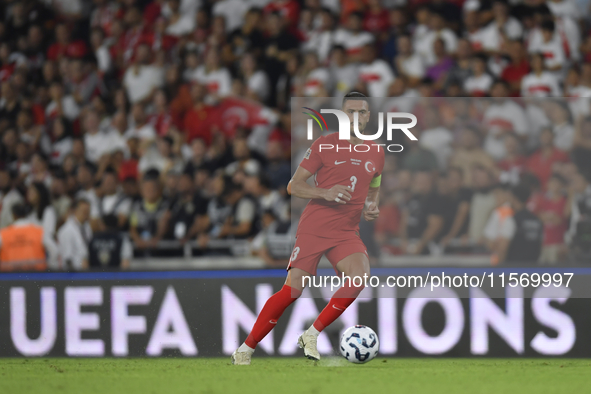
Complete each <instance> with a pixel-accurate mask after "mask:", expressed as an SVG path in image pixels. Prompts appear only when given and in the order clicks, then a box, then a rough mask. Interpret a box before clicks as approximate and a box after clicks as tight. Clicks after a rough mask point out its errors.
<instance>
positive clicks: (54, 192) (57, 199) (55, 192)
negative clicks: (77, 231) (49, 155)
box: [50, 171, 72, 228]
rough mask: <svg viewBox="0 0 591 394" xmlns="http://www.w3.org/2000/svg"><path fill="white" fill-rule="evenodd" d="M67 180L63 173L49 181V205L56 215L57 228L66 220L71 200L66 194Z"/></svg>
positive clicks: (58, 173)
mask: <svg viewBox="0 0 591 394" xmlns="http://www.w3.org/2000/svg"><path fill="white" fill-rule="evenodd" d="M67 181H68V178H67V176H66V174H65V173H64V172H63V171H59V172H57V173H56V174H55V176H54V177H53V178H52V181H51V189H50V194H51V205H52V206H53V209H54V210H55V213H56V214H57V228H59V227H60V226H61V225H62V224H63V223H64V222H65V221H66V219H67V217H68V213H69V211H70V205H71V204H72V198H71V197H70V196H69V195H68V193H67V191H68V190H67Z"/></svg>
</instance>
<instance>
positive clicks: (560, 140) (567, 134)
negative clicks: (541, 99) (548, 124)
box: [544, 100, 575, 152]
mask: <svg viewBox="0 0 591 394" xmlns="http://www.w3.org/2000/svg"><path fill="white" fill-rule="evenodd" d="M544 104H545V105H544V109H545V112H546V113H547V114H548V117H549V118H550V120H551V121H552V125H553V126H552V132H553V133H554V146H555V147H557V148H558V149H560V150H563V151H566V152H568V151H570V150H571V149H572V147H573V143H574V138H575V128H574V126H573V120H572V115H571V112H570V110H569V107H568V105H567V103H566V102H564V101H560V100H553V101H548V102H545V103H544Z"/></svg>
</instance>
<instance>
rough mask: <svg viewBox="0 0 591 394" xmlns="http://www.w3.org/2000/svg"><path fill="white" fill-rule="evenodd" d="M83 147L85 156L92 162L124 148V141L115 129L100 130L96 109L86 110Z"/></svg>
mask: <svg viewBox="0 0 591 394" xmlns="http://www.w3.org/2000/svg"><path fill="white" fill-rule="evenodd" d="M84 131H85V133H84V147H85V148H86V158H87V159H88V160H89V161H90V162H92V163H95V164H96V163H98V161H99V160H100V159H101V158H102V157H103V156H104V155H108V154H111V153H113V152H114V151H115V150H117V149H124V148H125V142H124V141H123V139H122V138H121V136H120V135H119V133H118V132H117V131H115V130H101V129H100V123H99V117H98V114H97V113H96V111H94V110H92V109H91V110H88V111H87V112H86V113H85V115H84Z"/></svg>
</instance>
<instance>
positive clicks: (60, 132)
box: [49, 116, 74, 166]
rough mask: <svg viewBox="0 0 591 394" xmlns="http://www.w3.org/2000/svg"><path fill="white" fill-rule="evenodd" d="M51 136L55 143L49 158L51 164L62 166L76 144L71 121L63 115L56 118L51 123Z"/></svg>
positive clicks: (52, 145)
mask: <svg viewBox="0 0 591 394" xmlns="http://www.w3.org/2000/svg"><path fill="white" fill-rule="evenodd" d="M51 137H52V138H51V139H52V141H53V143H52V144H51V155H50V159H49V160H50V162H51V164H53V165H56V166H61V165H62V163H63V162H64V158H65V157H66V156H67V155H68V153H70V152H71V151H72V146H73V145H74V141H73V140H72V125H71V123H70V122H69V121H68V120H67V119H66V118H64V117H61V116H60V117H57V118H55V119H54V120H53V122H52V123H51Z"/></svg>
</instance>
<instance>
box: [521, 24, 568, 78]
mask: <svg viewBox="0 0 591 394" xmlns="http://www.w3.org/2000/svg"><path fill="white" fill-rule="evenodd" d="M555 32H556V27H555V24H554V21H552V20H545V21H543V22H542V24H541V26H540V30H539V33H536V32H535V31H534V32H533V33H532V37H531V39H530V40H529V43H528V52H530V53H536V52H539V53H541V54H542V55H543V56H544V64H545V65H546V69H548V70H549V71H560V70H561V69H562V66H563V65H564V62H565V60H566V59H565V56H564V49H563V46H562V42H561V40H560V37H559V36H558V35H557V34H555Z"/></svg>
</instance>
